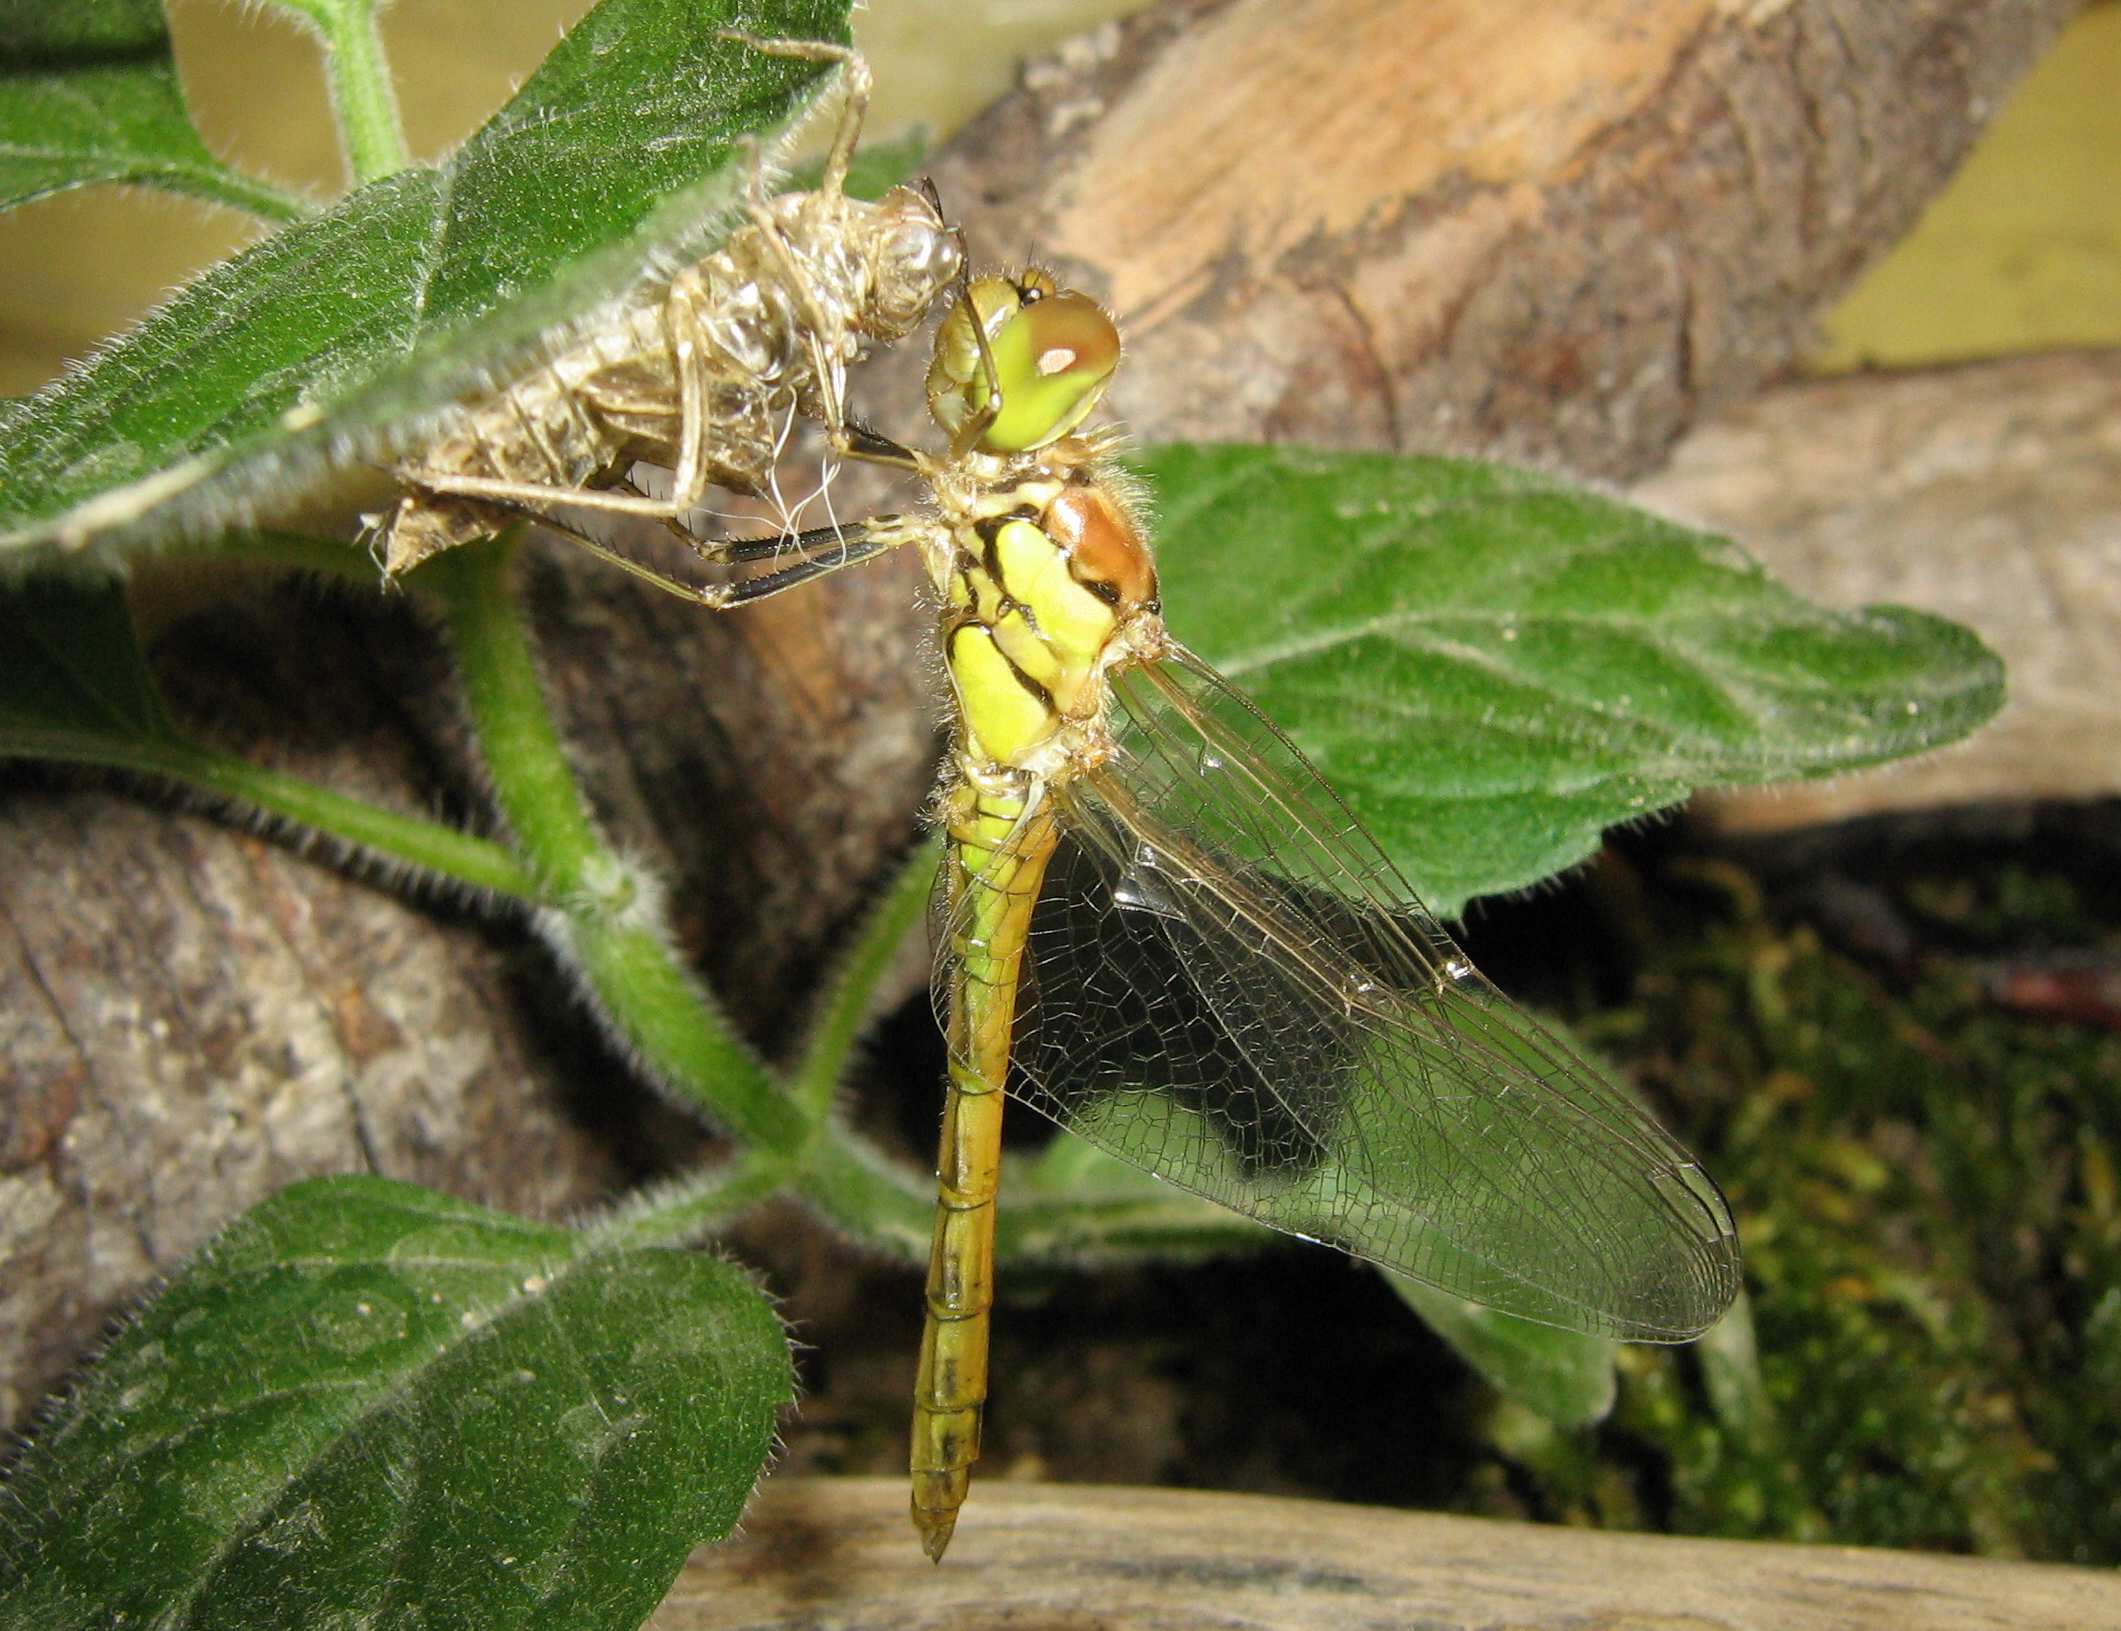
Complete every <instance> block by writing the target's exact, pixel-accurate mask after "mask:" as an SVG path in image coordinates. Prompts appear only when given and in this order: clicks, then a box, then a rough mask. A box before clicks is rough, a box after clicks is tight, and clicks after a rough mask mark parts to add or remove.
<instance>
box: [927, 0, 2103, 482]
mask: <svg viewBox="0 0 2121 1631" xmlns="http://www.w3.org/2000/svg"><path fill="white" fill-rule="evenodd" d="M2075 10H2076V5H2075V0H1892V3H1887V4H1850V3H1848V0H1784V3H1777V4H1772V5H1752V6H1738V5H1728V4H1716V3H1713V0H1590V3H1586V0H1306V3H1304V4H1301V5H1290V4H1287V3H1286V0H1166V3H1165V4H1162V5H1159V6H1155V7H1152V8H1150V9H1149V10H1148V11H1146V12H1144V13H1142V14H1141V15H1139V16H1137V17H1135V18H1132V19H1129V20H1128V21H1126V22H1124V23H1120V24H1112V25H1107V27H1105V28H1103V29H1101V30H1099V31H1098V32H1097V33H1095V34H1094V35H1092V36H1090V37H1089V39H1087V40H1085V41H1083V42H1079V44H1078V46H1077V47H1076V48H1074V49H1072V50H1070V51H1068V52H1064V53H1063V54H1062V56H1061V58H1060V59H1059V61H1058V62H1056V63H1052V64H1046V65H1042V66H1041V67H1040V68H1038V69H1037V70H1035V71H1034V72H1033V73H1031V74H1030V75H1028V76H1027V78H1026V86H1025V91H1024V93H1023V94H1021V95H1019V96H1016V97H1013V98H1011V99H1010V100H1009V101H1007V102H1005V103H1003V104H1001V105H999V106H998V107H996V108H995V109H994V110H993V111H992V112H990V113H989V114H987V115H986V116H984V117H983V118H982V119H980V120H979V121H977V122H976V123H975V124H974V125H973V126H972V127H971V128H969V129H968V130H966V131H965V132H964V133H962V134H961V135H960V136H959V137H958V138H957V140H956V141H954V142H953V143H952V144H951V146H950V149H949V151H948V154H947V155H946V157H945V158H944V160H943V161H942V162H941V163H940V164H938V165H937V166H936V169H935V174H936V179H937V180H938V182H939V183H940V184H941V186H942V190H943V197H944V199H945V201H946V202H947V203H948V204H949V205H950V206H951V207H952V208H953V209H954V210H955V211H957V212H958V213H959V214H961V215H962V216H963V218H964V220H965V222H966V224H967V227H968V229H969V231H970V233H971V237H972V243H973V247H974V250H975V252H976V253H978V254H984V255H988V256H994V257H998V258H1001V259H1004V260H1007V261H1010V262H1020V261H1022V260H1025V259H1032V260H1039V261H1046V262H1050V263H1053V264H1056V265H1058V266H1059V267H1061V268H1062V269H1063V270H1064V271H1065V272H1066V274H1067V275H1068V276H1069V277H1070V278H1071V279H1075V280H1080V281H1081V282H1082V283H1083V284H1084V286H1086V287H1089V288H1091V289H1093V290H1096V291H1098V292H1100V293H1101V294H1103V295H1105V296H1106V297H1107V298H1109V299H1110V301H1111V302H1112V304H1113V306H1114V308H1115V310H1116V311H1117V313H1118V315H1119V318H1120V322H1121V327H1122V329H1123V331H1124V332H1125V334H1126V336H1127V341H1128V345H1129V349H1130V353H1131V361H1130V362H1129V365H1128V367H1127V369H1126V371H1125V373H1124V374H1123V376H1122V378H1121V380H1120V382H1119V384H1118V386H1117V387H1116V389H1115V401H1116V405H1117V406H1118V408H1119V411H1120V412H1121V414H1122V415H1123V416H1124V417H1125V418H1127V419H1128V420H1129V421H1130V422H1131V423H1132V424H1134V425H1135V426H1136V427H1137V428H1138V429H1140V430H1141V431H1143V432H1144V434H1146V435H1148V436H1151V437H1172V436H1188V437H1199V438H1229V439H1236V440H1268V441H1303V442H1316V443H1322V444H1327V445H1331V446H1337V447H1352V446H1361V447H1387V448H1395V447H1396V448H1403V449H1419V450H1422V451H1439V450H1441V451H1464V452H1477V453H1482V454H1491V455H1495V456H1499V457H1507V458H1518V459H1527V458H1528V459H1533V460H1538V461H1543V462H1559V463H1561V464H1563V465H1566V466H1568V467H1569V468H1572V469H1574V470H1577V471H1580V472H1584V473H1588V474H1597V475H1607V476H1621V477H1625V476H1631V475H1636V474H1639V473H1641V472H1643V471H1645V470H1647V469H1650V468H1652V467H1653V466H1654V465H1655V464H1656V463H1657V462H1658V461H1659V460H1660V458H1661V457H1662V455H1663V453H1664V451H1665V449H1667V448H1668V447H1669V446H1670V445H1671V444H1672V443H1673V442H1674V441H1675V440H1676V439H1677V438H1678V437H1679V436H1680V435H1682V434H1683V433H1684V432H1685V431H1686V430H1687V429H1688V428H1689V427H1690V426H1691V425H1692V424H1694V423H1695V422H1696V421H1697V420H1699V419H1700V418H1702V417H1703V416H1705V415H1706V414H1709V413H1713V412H1714V411H1716V410H1717V409H1718V408H1720V407H1721V406H1723V405H1724V404H1726V403H1729V402H1732V401H1735V400H1738V399H1740V398H1742V397H1744V396H1746V395H1747V394H1749V393H1750V392H1752V391H1753V390H1755V389H1756V388H1757V387H1758V386H1759V385H1760V383H1761V382H1762V381H1763V380H1765V379H1768V378H1771V377H1773V376H1774V375H1776V374H1778V373H1779V372H1781V371H1782V370H1784V369H1785V368H1786V367H1787V366H1788V365H1789V363H1790V362H1791V360H1792V358H1793V357H1795V356H1796V355H1798V354H1799V353H1800V352H1801V351H1802V349H1803V348H1804V346H1805V345H1806V344H1807V343H1808V342H1809V337H1810V334H1811V327H1812V324H1813V321H1814V319H1815V316H1816V314H1817V312H1818V311H1819V309H1820V307H1821V305H1822V304H1823V303H1824V302H1825V301H1827V300H1829V299H1830V298H1832V297H1833V296H1834V295H1836V294H1838V293H1839V292H1840V291H1841V290H1842V289H1843V288H1845V287H1846V286H1847V285H1848V284H1849V282H1850V281H1851V280H1852V279H1853V278H1854V276H1855V275H1856V273H1857V272H1858V271H1859V270H1860V269H1861V268H1862V267H1863V266H1864V265H1865V264H1866V263H1868V262H1869V261H1870V260H1871V259H1872V258H1874V257H1875V256H1876V255H1877V254H1878V253H1879V252H1880V251H1881V250H1882V249H1884V248H1885V247H1886V246H1888V245H1889V244H1891V243H1892V242H1893V240H1894V239H1895V238H1897V237H1898V236H1899V234H1900V233H1901V232H1902V231H1903V230H1904V229H1905V228H1906V226H1907V225H1908V224H1909V223H1910V222H1912V220H1913V219H1914V217H1915V215H1916V214H1917V212H1919V210H1920V209H1921V207H1922V206H1923V204H1924V203H1925V202H1926V201H1927V200H1928V199H1929V198H1930V197H1931V195H1932V194H1933V193H1934V192H1935V191H1936V189H1937V187H1938V185H1939V184H1940V183H1941V182H1942V180H1943V179H1944V178H1945V176H1947V175H1948V174H1949V173H1950V171H1951V169H1952V167H1953V165H1954V164H1955V163H1956V162H1957V161H1958V159H1959V157H1960V156H1961V155H1962V154H1963V153H1964V152H1965V150H1966V148H1967V146H1968V145H1969V143H1970V142H1971V141H1972V140H1973V138H1974V137H1975V135H1976V134H1977V133H1978V132H1979V130H1980V129H1981V126H1982V124H1983V122H1984V121H1985V119H1986V118H1987V116H1988V114H1989V113H1990V112H1991V111H1992V110H1993V109H1994V108H1995V107H1996V106H1997V105H1998V103H1999V102H2000V100H2001V99H2002V97H2003V95H2004V93H2005V91H2006V90H2007V89H2008V87H2009V86H2010V84H2011V83H2012V82H2013V81H2014V80H2015V79H2016V77H2017V76H2018V75H2019V73H2021V72H2022V71H2023V70H2024V68H2025V67H2026V66H2027V65H2028V64H2029V63H2030V62H2031V61H2032V60H2033V58H2034V57H2035V56H2036V55H2037V54H2038V53H2039V51H2040V50H2041V49H2042V48H2043V47H2044V46H2045V45H2046V44H2047V42H2048V41H2049V40H2050V39H2051V38H2052V36H2053V35H2054V33H2055V32H2056V31H2057V30H2058V29H2059V27H2060V25H2061V24H2062V23H2063V22H2064V21H2065V20H2066V19H2067V18H2068V17H2069V16H2070V15H2071V14H2072V13H2073V12H2074V11H2075Z"/></svg>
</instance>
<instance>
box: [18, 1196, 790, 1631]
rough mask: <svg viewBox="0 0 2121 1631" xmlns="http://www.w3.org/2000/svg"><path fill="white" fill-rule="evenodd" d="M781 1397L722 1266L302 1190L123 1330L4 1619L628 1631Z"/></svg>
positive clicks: (52, 1427)
mask: <svg viewBox="0 0 2121 1631" xmlns="http://www.w3.org/2000/svg"><path fill="white" fill-rule="evenodd" d="M791 1392H792V1381H791V1372H790V1368H789V1360H788V1349H787V1343H786V1340H785V1338H784V1337H783V1335H782V1333H781V1329H780V1326H779V1323H778V1322H777V1320H776V1319H775V1317H774V1315H773V1313H772V1310H771V1309H770V1308H768V1307H767V1305H766V1303H765V1301H764V1299H763V1298H762V1297H761V1296H760V1294H759V1292H758V1290H757V1289H756V1288H755V1287H754V1286H753V1285H752V1284H751V1283H750V1281H749V1280H747V1279H746V1278H745V1277H744V1276H743V1275H742V1274H740V1273H739V1272H737V1271H736V1270H735V1269H732V1268H730V1267H729V1266H728V1265H726V1264H723V1263H720V1262H717V1261H715V1260H714V1259H712V1258H708V1257H704V1256H701V1255H699V1254H696V1253H691V1252H682V1251H670V1250H662V1249H647V1248H641V1249H632V1250H620V1251H613V1252H596V1251H593V1250H591V1249H589V1248H588V1247H587V1246H585V1244H584V1242H583V1240H582V1238H581V1237H580V1236H578V1235H575V1234H573V1233H571V1232H569V1231H567V1230H564V1229H556V1228H550V1227H546V1226H543V1225H539V1224H533V1223H528V1222H524V1221H522V1220H520V1219H515V1218H509V1217H505V1216H503V1215H501V1214H498V1213H494V1212H489V1211H486V1210H484V1209H483V1208H480V1207H476V1206H472V1205H470V1204H468V1203H465V1202H461V1201H455V1200H451V1199H448V1198H446V1197H444V1196H440V1195H436V1194H433V1193H430V1192H428V1191H425V1190H421V1189H418V1188H415V1187H414V1186H411V1185H408V1184H399V1183H394V1182H391V1181H389V1180H386V1179H380V1178H370V1177H351V1178H329V1179H319V1180H315V1181H312V1182H309V1183H304V1184H298V1185H296V1186H294V1187H293V1188H291V1189H288V1190H285V1191H283V1192H282V1193H280V1194H279V1195H277V1196H275V1197H274V1198H273V1199H271V1200H270V1201H267V1202H266V1203H265V1204H264V1205H262V1206H260V1207H258V1208H256V1209H255V1210H253V1211H252V1212H250V1213H249V1214H248V1215H247V1216H245V1217H244V1218H243V1219H241V1220H240V1221H239V1222H237V1223H236V1224H235V1225H234V1226H233V1227H232V1228H231V1229H229V1230H228V1232H227V1233H225V1234H224V1235H222V1236H221V1237H220V1238H219V1239H218V1240H217V1241H215V1242H214V1243H213V1244H212V1245H211V1246H209V1247H208V1248H207V1249H206V1251H204V1252H203V1253H202V1254H201V1255H200V1256H199V1257H198V1258H197V1259H195V1260H194V1261H193V1262H192V1263H191V1265H190V1266H189V1267H187V1268H186V1269H185V1270H184V1271H183V1272H182V1273H181V1274H179V1275H178V1277H177V1278H176V1280H175V1281H174V1282H172V1283H171V1285H170V1286H169V1287H168V1288H167V1289H166V1290H165V1291H164V1292H163V1293H162V1294H161V1296H160V1297H158V1298H157V1299H156V1300H155V1301H154V1302H153V1303H152V1304H150V1305H149V1306H148V1307H147V1308H146V1309H145V1310H144V1311H143V1312H142V1313H141V1315H140V1316H139V1318H138V1319H137V1320H136V1321H135V1322H134V1323H133V1324H132V1325H131V1326H130V1327H128V1328H127V1329H126V1331H125V1332H124V1333H123V1334H122V1335H121V1336H119V1338H118V1339H117V1340H116V1341H115V1342H114V1343H113V1344H112V1345H111V1347H110V1349H109V1351H108V1352H107V1353H105V1354H104V1355H103V1357H102V1359H101V1361H100V1362H99V1363H98V1364H97V1365H96V1366H95V1368H94V1369H93V1370H92V1371H91V1372H90V1374H89V1376H88V1377H87V1379H86V1380H85V1381H84V1383H83V1384H82V1385H81V1387H80V1388H79V1389H78V1390H77V1391H76V1392H75V1393H74V1394H73V1395H72V1396H71V1397H70V1398H69V1399H68V1400H67V1402H66V1404H65V1405H64V1407H63V1408H62V1409H61V1410H60V1411H59V1412H58V1413H57V1415H56V1416H54V1417H53V1419H51V1420H50V1421H49V1422H47V1423H46V1424H45V1426H44V1428H43V1431H42V1433H41V1434H40V1435H39V1436H38V1438H37V1439H36V1440H35V1442H33V1443H32V1445H31V1446H30V1448H29V1450H28V1452H27V1453H26V1455H25V1456H24V1458H23V1461H22V1464H21V1465H20V1466H19V1467H18V1468H17V1469H16V1472H15V1475H14V1477H13V1479H12V1481H11V1485H10V1494H11V1496H12V1497H13V1499H12V1500H11V1501H10V1502H9V1504H8V1507H7V1510H6V1512H5V1515H4V1517H0V1565H4V1566H0V1581H4V1582H5V1584H4V1585H0V1623H4V1624H7V1625H22V1626H29V1625H35V1626H39V1627H43V1628H52V1631H56V1628H59V1627H72V1626H82V1627H87V1626H110V1625H148V1624H152V1625H160V1626H187V1627H205V1626H227V1627H252V1626H268V1625H285V1626H297V1625H336V1624H364V1625H366V1624H374V1625H384V1624H410V1623H415V1622H414V1618H413V1617H414V1616H421V1617H422V1618H420V1619H419V1620H418V1623H422V1624H429V1625H452V1626H464V1627H494V1628H496V1631H498V1628H500V1627H520V1626H529V1625H541V1626H542V1625H551V1626H562V1625H564V1626H567V1627H570V1628H589V1627H610V1628H612V1631H619V1628H624V1631H632V1627H634V1626H636V1625H638V1624H639V1622H640V1621H641V1619H642V1618H644V1617H645V1616H646V1615H647V1613H648V1611H649V1610H650V1609H651V1608H652V1607H653V1606H654V1605H655V1603H656V1602H657V1601H658V1599H660V1597H661V1596H662V1594H663V1592H664V1590H665V1589H666V1588H667V1587H668V1585H669V1583H670V1581H671V1580H672V1579H673V1578H674V1577H675V1575H676V1573H677V1569H678V1565H679V1564H680V1563H681V1562H682V1561H683V1560H684V1557H685V1554H686V1553H687V1552H688V1551H689V1550H690V1549H691V1548H692V1547H693V1546H694V1545H696V1544H698V1543H699V1542H701V1541H703V1540H709V1539H716V1538H719V1537H721V1536H723V1535H725V1534H727V1533H728V1532H729V1529H730V1528H731V1527H732V1526H733V1525H734V1524H735V1522H736V1520H737V1517H738V1515H739V1514H740V1513H741V1512H742V1510H743V1506H744V1502H745V1499H746V1497H747V1496H748V1495H749V1494H750V1491H751V1488H752V1485H753V1483H754V1481H755V1480H756V1479H757V1477H758V1474H759V1469H760V1467H761V1466H762V1464H763V1463H764V1461H765V1458H766V1454H767V1451H768V1449H769V1447H770V1444H771V1441H772V1436H773V1430H774V1422H775V1417H776V1415H777V1413H778V1412H779V1410H780V1409H781V1407H782V1406H784V1405H785V1404H787V1403H788V1401H789V1399H790V1396H791Z"/></svg>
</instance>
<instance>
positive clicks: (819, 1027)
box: [788, 844, 936, 1122]
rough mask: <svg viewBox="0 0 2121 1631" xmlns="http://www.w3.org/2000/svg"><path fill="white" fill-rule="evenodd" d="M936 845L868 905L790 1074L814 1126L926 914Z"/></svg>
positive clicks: (826, 1111)
mask: <svg viewBox="0 0 2121 1631" xmlns="http://www.w3.org/2000/svg"><path fill="white" fill-rule="evenodd" d="M935 857H936V846H935V845H933V844H923V845H922V846H921V847H920V848H919V849H918V850H917V851H915V852H914V854H913V856H912V857H911V859H909V860H908V861H907V862H906V864H905V865H904V866H902V867H901V868H900V869H899V872H898V876H897V877H895V878H893V879H892V881H891V882H890V883H889V884H888V885H887V886H886V887H885V889H884V893H883V895H882V896H881V897H880V898H879V899H878V900H877V901H876V902H875V903H874V905H872V906H871V908H870V910H869V914H868V916H867V917H866V918H865V919H864V920H863V922H862V925H861V928H860V930H859V931H858V932H857V933H856V935H855V937H854V942H853V944H852V945H851V946H849V947H848V949H847V950H846V952H844V953H843V954H842V955H841V957H840V958H839V960H838V962H837V965H836V966H835V968H834V969H833V972H832V978H831V980H830V981H829V982H828V984H827V987H826V995H825V1001H824V1003H823V1005H822V1006H821V1008H820V1009H819V1011H818V1013H817V1015H816V1017H815V1018H814V1019H813V1020H812V1022H811V1024H810V1027H809V1034H808V1037H807V1039H806V1041H805V1044H804V1048H803V1055H802V1058H801V1059H799V1060H798V1061H797V1062H796V1066H795V1069H794V1070H793V1071H791V1072H790V1073H789V1077H788V1088H789V1091H790V1092H791V1093H793V1094H794V1095H795V1099H796V1102H797V1103H798V1104H800V1105H802V1106H803V1108H804V1109H805V1110H807V1111H808V1112H809V1113H810V1117H811V1119H812V1120H813V1121H820V1122H821V1121H823V1120H824V1119H825V1118H826V1116H828V1115H829V1114H830V1113H831V1111H832V1095H833V1093H834V1092H835V1091H836V1090H837V1089H838V1087H839V1084H840V1082H841V1081H842V1079H843V1078H844V1077H845V1075H846V1070H847V1055H848V1054H849V1053H850V1052H852V1051H853V1048H854V1044H855V1040H856V1038H858V1037H859V1036H860V1035H861V1028H862V1021H863V1020H864V1019H866V1018H867V1017H868V1013H869V1004H870V1001H871V999H872V998H873V997H874V995H875V993H876V988H877V986H878V984H879V983H880V982H881V981H882V980H883V978H884V975H885V972H886V971H887V970H888V968H889V967H890V964H891V961H892V959H893V958H895V957H896V956H897V955H898V950H899V947H900V945H901V944H903V943H904V941H905V938H906V935H907V933H908V931H910V930H911V929H912V927H913V926H914V924H916V923H918V922H919V921H920V918H921V913H922V912H923V911H925V910H926V908H927V905H928V896H929V893H930V891H931V889H932V887H933V885H934V882H935Z"/></svg>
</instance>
